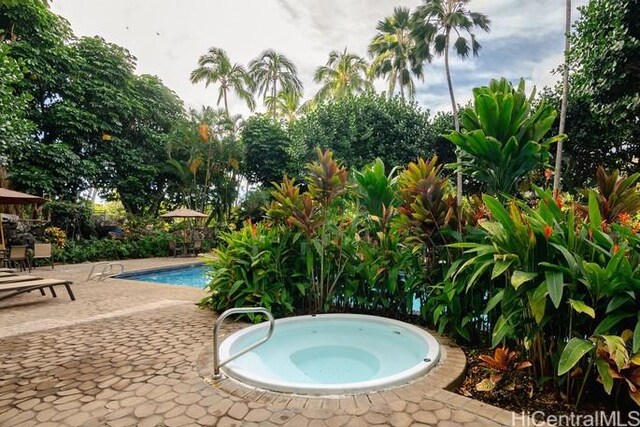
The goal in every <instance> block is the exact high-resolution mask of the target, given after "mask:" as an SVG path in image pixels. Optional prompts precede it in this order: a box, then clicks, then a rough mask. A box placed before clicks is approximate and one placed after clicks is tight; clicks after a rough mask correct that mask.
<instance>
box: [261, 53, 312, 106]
mask: <svg viewBox="0 0 640 427" xmlns="http://www.w3.org/2000/svg"><path fill="white" fill-rule="evenodd" d="M249 76H250V77H251V79H252V84H253V87H254V89H255V91H256V92H258V94H259V95H262V98H263V100H264V101H265V104H267V103H269V102H268V100H269V99H271V102H270V103H269V104H270V105H269V113H270V114H271V116H272V117H275V116H276V107H275V105H276V104H275V100H276V99H277V98H278V95H279V94H280V93H282V92H286V93H289V94H295V95H301V94H302V82H301V81H300V79H299V78H298V69H297V68H296V66H295V64H294V63H293V62H291V60H290V59H289V58H287V57H286V56H284V55H283V54H281V53H279V52H276V51H274V50H273V49H267V50H265V51H264V52H262V53H261V54H260V55H259V56H258V57H257V58H256V59H254V60H252V61H251V62H250V63H249Z"/></svg>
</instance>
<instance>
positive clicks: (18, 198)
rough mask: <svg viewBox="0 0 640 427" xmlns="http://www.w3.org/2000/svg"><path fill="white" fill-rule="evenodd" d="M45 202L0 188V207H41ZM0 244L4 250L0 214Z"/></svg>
mask: <svg viewBox="0 0 640 427" xmlns="http://www.w3.org/2000/svg"><path fill="white" fill-rule="evenodd" d="M45 202H46V200H45V199H43V198H42V197H38V196H32V195H31V194H26V193H20V192H19V191H13V190H8V189H6V188H0V205H31V204H35V205H41V204H43V203H45ZM0 244H1V245H2V247H3V248H4V227H3V226H2V213H0Z"/></svg>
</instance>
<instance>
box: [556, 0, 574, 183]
mask: <svg viewBox="0 0 640 427" xmlns="http://www.w3.org/2000/svg"><path fill="white" fill-rule="evenodd" d="M564 25H565V27H564V28H565V35H564V69H563V71H562V106H561V107H560V126H559V129H558V133H560V134H563V133H564V129H565V125H566V121H567V100H568V98H569V59H568V57H567V56H568V55H569V48H570V40H569V35H570V34H571V0H566V11H565V24H564ZM562 143H563V141H562V140H560V141H558V145H557V147H556V167H555V173H554V177H553V194H554V195H557V194H558V193H559V192H560V175H561V172H562Z"/></svg>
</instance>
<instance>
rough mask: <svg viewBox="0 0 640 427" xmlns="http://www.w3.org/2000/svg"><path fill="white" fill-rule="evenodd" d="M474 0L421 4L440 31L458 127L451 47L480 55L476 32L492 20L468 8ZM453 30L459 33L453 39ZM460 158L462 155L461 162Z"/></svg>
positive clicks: (437, 43)
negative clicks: (453, 39) (450, 60)
mask: <svg viewBox="0 0 640 427" xmlns="http://www.w3.org/2000/svg"><path fill="white" fill-rule="evenodd" d="M470 1H471V0H425V2H424V4H422V5H420V6H418V10H417V11H416V14H415V16H416V19H420V20H422V21H424V22H425V25H430V26H433V28H434V30H435V32H436V35H435V37H434V38H433V48H434V50H435V53H436V54H438V55H444V69H445V73H446V76H447V85H448V86H449V97H450V98H451V109H452V110H453V124H454V126H455V129H456V131H459V130H460V121H459V119H458V107H457V105H456V98H455V96H454V93H453V83H452V81H451V69H450V67H449V50H450V47H452V46H453V48H454V49H455V53H456V54H457V55H458V56H459V57H460V58H462V59H466V58H468V57H469V54H473V56H477V55H478V52H479V51H480V48H481V45H480V43H478V41H477V40H476V36H475V34H474V33H473V32H472V31H473V30H474V29H475V28H479V29H481V30H483V31H486V32H488V31H489V29H490V24H491V21H490V20H489V18H488V17H487V16H486V15H484V14H482V13H477V12H471V11H470V10H468V9H467V7H466V6H467V4H468V3H469V2H470ZM452 32H453V33H455V34H454V36H455V37H457V38H456V39H455V41H454V42H453V43H452V40H451V36H452ZM459 162H460V159H458V163H459ZM457 175H458V183H457V190H458V201H460V200H461V198H462V173H461V171H460V169H458V173H457Z"/></svg>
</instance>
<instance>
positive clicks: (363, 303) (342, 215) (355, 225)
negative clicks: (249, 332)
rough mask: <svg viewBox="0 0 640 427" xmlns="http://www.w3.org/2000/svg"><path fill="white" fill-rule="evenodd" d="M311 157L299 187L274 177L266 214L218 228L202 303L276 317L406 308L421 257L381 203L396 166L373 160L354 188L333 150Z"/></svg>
mask: <svg viewBox="0 0 640 427" xmlns="http://www.w3.org/2000/svg"><path fill="white" fill-rule="evenodd" d="M317 156H318V157H317V160H316V161H315V162H312V163H310V164H309V165H308V166H307V170H308V173H307V176H306V179H305V184H306V188H307V190H306V191H305V190H303V189H302V187H301V186H298V185H296V183H295V181H294V180H291V179H289V178H285V179H284V180H283V181H282V182H281V183H280V184H274V190H273V191H272V201H271V203H270V204H269V205H268V206H267V207H266V209H265V210H266V213H267V218H266V220H265V221H263V222H261V223H259V224H257V225H254V224H252V223H250V222H248V223H246V224H245V226H244V228H243V229H242V230H240V231H238V232H235V233H230V234H228V235H225V237H224V239H223V240H224V241H223V243H222V245H221V246H220V247H219V248H218V249H217V250H216V254H217V260H216V261H215V262H214V263H215V265H214V277H213V280H212V282H211V284H210V293H211V295H210V296H208V297H207V298H206V299H205V300H203V304H205V305H210V306H212V307H213V308H214V309H216V310H219V311H220V310H223V309H225V308H229V307H236V306H244V305H254V304H259V303H260V304H266V305H267V306H268V307H271V309H272V310H275V311H276V312H277V313H279V314H281V315H284V314H290V313H293V312H295V313H305V312H307V313H308V312H311V313H317V312H322V311H327V310H329V309H339V310H366V311H369V312H375V313H382V314H386V315H388V316H406V315H407V314H410V313H411V311H412V308H413V301H414V298H415V297H416V295H422V292H423V272H422V264H421V261H420V257H419V256H417V255H416V251H415V250H414V246H413V245H411V244H407V242H406V240H407V237H408V236H407V234H406V232H405V230H404V229H402V228H399V227H397V226H396V225H395V222H396V219H397V215H398V214H397V211H396V210H395V209H394V208H393V206H392V205H393V203H389V204H388V205H387V204H383V203H382V202H381V200H383V199H385V198H386V196H388V195H390V194H392V192H391V191H390V189H391V188H392V187H393V185H394V184H393V182H392V181H393V177H392V175H393V173H391V174H389V175H387V174H386V173H385V167H384V164H383V163H382V162H380V161H378V162H376V164H375V165H373V166H371V167H368V168H366V169H365V170H362V171H359V172H358V175H359V176H360V177H361V179H363V183H364V185H366V188H359V184H358V183H357V181H356V182H355V183H354V184H353V185H347V171H346V169H345V168H344V167H342V166H340V165H339V164H338V163H337V162H336V161H335V160H334V159H333V157H332V154H331V153H330V152H324V153H323V152H321V151H319V150H318V152H317ZM371 183H375V185H370V184H371ZM360 200H362V201H366V202H367V205H368V208H364V207H361V206H360V205H359V202H360ZM385 200H386V199H385ZM377 211H379V212H380V214H379V215H376V214H374V212H377ZM253 320H255V319H253Z"/></svg>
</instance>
